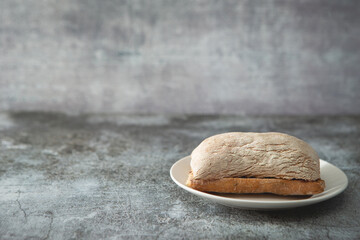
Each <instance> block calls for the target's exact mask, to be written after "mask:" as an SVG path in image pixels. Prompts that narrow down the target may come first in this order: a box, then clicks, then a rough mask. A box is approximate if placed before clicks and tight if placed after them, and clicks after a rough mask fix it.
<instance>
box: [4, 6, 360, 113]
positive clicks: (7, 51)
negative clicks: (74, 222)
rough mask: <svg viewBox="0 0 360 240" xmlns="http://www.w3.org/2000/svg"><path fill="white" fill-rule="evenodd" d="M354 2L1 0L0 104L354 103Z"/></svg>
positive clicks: (162, 107)
mask: <svg viewBox="0 0 360 240" xmlns="http://www.w3.org/2000/svg"><path fill="white" fill-rule="evenodd" d="M359 92H360V1H328V0H324V1H160V0H156V1H115V0H105V1H100V0H98V1H96V0H93V1H79V0H78V1H73V0H68V1H55V0H48V1H39V0H29V1H17V0H2V1H0V111H5V110H15V111H20V110H29V111H33V110H40V111H49V110H50V111H64V112H70V113H83V112H128V113H129V112H130V113H133V112H135V113H139V112H140V113H147V112H154V113H235V114H360V107H359V106H360V97H359V95H360V94H359Z"/></svg>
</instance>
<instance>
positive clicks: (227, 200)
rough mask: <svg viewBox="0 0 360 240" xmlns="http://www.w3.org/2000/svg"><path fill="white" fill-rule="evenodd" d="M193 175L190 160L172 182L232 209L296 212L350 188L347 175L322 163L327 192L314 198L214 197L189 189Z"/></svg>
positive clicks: (173, 170) (176, 166)
mask: <svg viewBox="0 0 360 240" xmlns="http://www.w3.org/2000/svg"><path fill="white" fill-rule="evenodd" d="M189 171H190V156H187V157H185V158H182V159H180V160H179V161H177V162H176V163H175V164H174V165H173V166H172V167H171V169H170V176H171V178H172V180H173V181H174V182H175V183H176V184H177V185H179V186H180V187H181V188H183V189H185V190H186V191H188V192H190V193H192V194H195V195H197V196H199V197H202V198H204V199H206V200H210V201H212V202H216V203H219V204H222V205H225V206H229V207H236V208H243V209H257V210H276V209H284V208H295V207H301V206H306V205H310V204H314V203H318V202H322V201H325V200H327V199H329V198H332V197H335V196H336V195H338V194H340V193H341V192H342V191H344V190H345V188H346V187H347V185H348V179H347V177H346V175H345V173H344V172H343V171H341V170H340V169H339V168H337V167H335V166H334V165H332V164H330V163H328V162H326V161H324V160H320V175H321V179H323V180H324V181H325V185H326V187H325V191H324V192H322V193H320V194H316V195H313V196H311V197H295V196H289V197H288V196H277V195H272V194H214V193H205V192H201V191H198V190H195V189H192V188H190V187H188V186H186V185H185V183H186V179H187V177H188V173H189Z"/></svg>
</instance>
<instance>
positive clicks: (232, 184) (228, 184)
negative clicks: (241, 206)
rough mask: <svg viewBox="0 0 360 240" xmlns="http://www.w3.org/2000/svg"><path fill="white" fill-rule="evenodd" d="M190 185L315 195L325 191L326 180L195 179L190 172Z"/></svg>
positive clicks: (217, 189)
mask: <svg viewBox="0 0 360 240" xmlns="http://www.w3.org/2000/svg"><path fill="white" fill-rule="evenodd" d="M186 185H187V186H188V187H191V188H193V189H196V190H199V191H203V192H217V193H272V194H277V195H314V194H318V193H321V192H323V191H324V189H325V182H324V181H323V180H321V179H318V180H316V181H304V180H288V179H277V178H221V179H216V180H199V179H194V178H193V174H192V172H190V173H189V177H188V180H187V182H186Z"/></svg>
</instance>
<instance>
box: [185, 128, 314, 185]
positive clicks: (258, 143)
mask: <svg viewBox="0 0 360 240" xmlns="http://www.w3.org/2000/svg"><path fill="white" fill-rule="evenodd" d="M191 169H192V172H193V178H194V179H196V180H215V179H221V178H239V177H255V178H278V179H301V180H306V181H316V180H318V179H320V161H319V157H318V155H317V153H316V152H315V150H314V149H313V148H312V147H311V146H310V145H308V144H307V143H306V142H304V141H302V140H300V139H298V138H296V137H293V136H290V135H287V134H283V133H276V132H269V133H251V132H250V133H243V132H232V133H224V134H219V135H215V136H212V137H209V138H207V139H205V140H204V141H203V142H202V143H201V144H200V145H199V146H198V147H197V148H195V149H194V151H193V152H192V154H191Z"/></svg>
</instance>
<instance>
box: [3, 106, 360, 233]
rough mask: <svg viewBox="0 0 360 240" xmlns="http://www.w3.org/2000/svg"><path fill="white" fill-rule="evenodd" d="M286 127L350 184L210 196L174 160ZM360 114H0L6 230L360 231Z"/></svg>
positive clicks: (144, 231)
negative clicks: (273, 201) (305, 195)
mask: <svg viewBox="0 0 360 240" xmlns="http://www.w3.org/2000/svg"><path fill="white" fill-rule="evenodd" d="M229 131H260V132H263V131H279V132H285V133H288V134H291V135H294V136H297V137H299V138H302V139H303V140H305V141H307V142H308V143H310V144H311V145H312V146H313V147H314V148H315V149H316V150H317V152H318V153H319V155H320V157H321V158H322V159H325V160H327V161H329V162H330V163H333V164H335V165H336V166H338V167H339V168H341V169H342V170H343V171H344V172H345V173H346V174H347V176H348V178H349V186H348V188H347V189H346V190H345V192H344V193H342V194H341V195H339V196H337V197H335V198H333V199H330V200H328V201H325V202H322V203H319V204H316V205H312V206H308V207H303V208H298V209H292V210H285V211H274V212H260V211H249V210H240V209H232V208H227V207H224V206H221V205H216V204H213V203H209V202H205V201H204V200H202V199H200V198H198V197H196V196H193V195H191V194H190V193H188V192H185V191H184V190H182V189H180V188H179V187H177V185H175V183H173V182H172V180H171V178H170V176H169V169H170V167H171V166H172V164H173V163H174V162H176V161H177V160H178V159H180V158H182V157H184V156H186V155H188V154H190V152H191V151H192V149H193V148H194V147H196V146H197V145H198V144H199V143H200V142H201V141H202V140H203V139H204V138H206V137H208V136H211V135H214V134H217V133H222V132H229ZM359 139H360V117H280V116H278V117H246V116H245V117H244V116H243V117H241V116H171V117H170V116H160V115H81V116H70V115H64V114H56V113H51V114H50V113H21V112H20V113H1V114H0V194H1V195H0V196H1V197H0V239H122V238H125V239H173V238H174V239H189V238H195V239H196V238H201V239H224V238H230V239H238V238H241V237H246V238H250V239H251V238H253V239H257V238H260V239H291V238H301V239H326V238H330V239H340V238H341V239H359V238H360V227H359V226H360V213H359V206H360V204H359V202H360V193H359V188H358V185H359V183H360V182H359V181H360V177H359V174H360V167H359V166H360V165H359V162H360V145H359V143H360V140H359Z"/></svg>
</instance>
